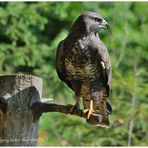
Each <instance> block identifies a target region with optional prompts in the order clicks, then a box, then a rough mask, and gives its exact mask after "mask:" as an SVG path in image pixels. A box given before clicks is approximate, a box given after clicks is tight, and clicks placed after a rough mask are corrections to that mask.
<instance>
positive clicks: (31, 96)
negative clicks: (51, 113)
mask: <svg viewBox="0 0 148 148" xmlns="http://www.w3.org/2000/svg"><path fill="white" fill-rule="evenodd" d="M41 92H42V79H41V78H39V77H35V76H30V75H19V76H18V75H10V76H0V146H36V145H37V133H38V121H36V122H33V114H32V111H31V109H30V106H31V104H32V103H34V102H36V101H40V98H41Z"/></svg>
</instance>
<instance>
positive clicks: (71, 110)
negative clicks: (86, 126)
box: [70, 104, 79, 113]
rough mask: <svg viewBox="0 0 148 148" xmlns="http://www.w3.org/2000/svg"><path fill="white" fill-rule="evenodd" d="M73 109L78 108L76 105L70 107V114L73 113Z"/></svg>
mask: <svg viewBox="0 0 148 148" xmlns="http://www.w3.org/2000/svg"><path fill="white" fill-rule="evenodd" d="M74 108H79V106H78V105H76V104H75V105H73V106H72V108H71V109H70V113H72V112H73V110H74Z"/></svg>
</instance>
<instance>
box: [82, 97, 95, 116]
mask: <svg viewBox="0 0 148 148" xmlns="http://www.w3.org/2000/svg"><path fill="white" fill-rule="evenodd" d="M87 112H88V114H87V119H89V117H90V115H91V113H93V112H95V110H94V109H93V98H91V99H90V104H89V108H87V109H84V110H83V113H84V114H85V113H87Z"/></svg>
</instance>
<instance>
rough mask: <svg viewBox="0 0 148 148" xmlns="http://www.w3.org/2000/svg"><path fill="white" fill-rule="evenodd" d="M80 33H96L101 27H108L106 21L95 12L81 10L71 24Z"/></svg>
mask: <svg viewBox="0 0 148 148" xmlns="http://www.w3.org/2000/svg"><path fill="white" fill-rule="evenodd" d="M73 28H74V29H75V30H78V31H79V32H80V33H82V34H89V33H97V32H98V31H99V30H101V29H108V23H107V22H106V21H105V20H104V19H103V17H102V16H101V15H99V14H97V13H95V12H83V13H82V14H81V15H80V16H79V17H78V19H77V20H76V22H75V23H74V25H73Z"/></svg>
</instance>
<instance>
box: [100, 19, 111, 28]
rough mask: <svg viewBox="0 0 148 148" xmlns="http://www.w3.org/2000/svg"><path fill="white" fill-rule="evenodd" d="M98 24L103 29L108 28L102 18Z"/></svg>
mask: <svg viewBox="0 0 148 148" xmlns="http://www.w3.org/2000/svg"><path fill="white" fill-rule="evenodd" d="M100 26H101V28H103V29H108V28H109V26H108V23H107V22H106V21H105V20H103V21H102V22H101V24H100Z"/></svg>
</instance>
